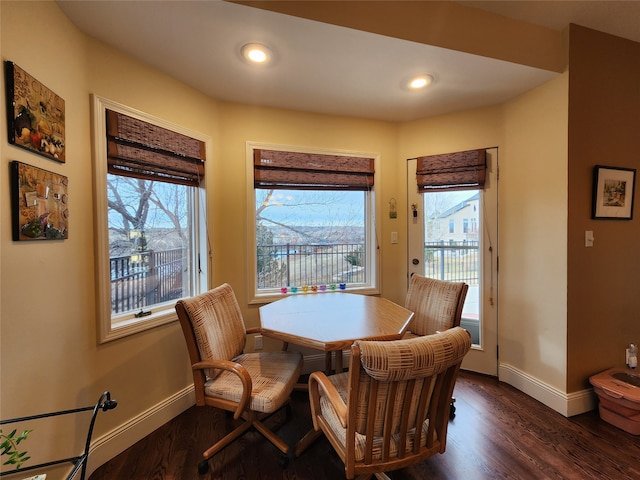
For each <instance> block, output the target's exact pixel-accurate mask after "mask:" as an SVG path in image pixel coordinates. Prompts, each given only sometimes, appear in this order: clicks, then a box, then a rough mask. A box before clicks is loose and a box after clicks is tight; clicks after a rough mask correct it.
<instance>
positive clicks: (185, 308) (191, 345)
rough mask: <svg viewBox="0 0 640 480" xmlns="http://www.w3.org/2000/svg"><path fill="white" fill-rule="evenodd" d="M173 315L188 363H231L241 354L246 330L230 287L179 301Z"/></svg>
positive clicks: (218, 288)
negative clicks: (178, 323)
mask: <svg viewBox="0 0 640 480" xmlns="http://www.w3.org/2000/svg"><path fill="white" fill-rule="evenodd" d="M176 312H177V313H178V318H179V319H180V325H181V326H182V331H183V333H184V337H185V340H186V342H187V349H188V350H189V357H190V360H191V364H195V363H198V362H200V361H202V360H211V359H215V360H232V359H234V358H235V357H237V356H238V355H240V354H241V353H242V352H243V350H244V347H245V344H246V341H247V335H246V329H245V325H244V320H243V319H242V312H241V311H240V305H238V300H237V299H236V296H235V293H234V292H233V289H232V288H231V286H230V285H229V284H227V283H225V284H223V285H220V286H219V287H216V288H214V289H212V290H209V291H208V292H205V293H202V294H200V295H196V296H194V297H191V298H186V299H182V300H178V302H177V303H176ZM217 374H218V372H216V371H209V372H207V376H208V377H215V376H216V375H217ZM194 375H195V372H194Z"/></svg>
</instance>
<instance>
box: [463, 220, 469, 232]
mask: <svg viewBox="0 0 640 480" xmlns="http://www.w3.org/2000/svg"><path fill="white" fill-rule="evenodd" d="M462 233H469V219H468V218H463V219H462Z"/></svg>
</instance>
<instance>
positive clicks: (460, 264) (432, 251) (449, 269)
mask: <svg viewBox="0 0 640 480" xmlns="http://www.w3.org/2000/svg"><path fill="white" fill-rule="evenodd" d="M424 259H425V276H426V277H430V278H437V279H439V280H448V281H452V282H466V283H468V284H469V285H477V284H478V282H479V278H480V277H479V262H478V242H476V241H462V242H454V241H450V242H448V243H445V242H444V241H440V242H426V243H425V245H424Z"/></svg>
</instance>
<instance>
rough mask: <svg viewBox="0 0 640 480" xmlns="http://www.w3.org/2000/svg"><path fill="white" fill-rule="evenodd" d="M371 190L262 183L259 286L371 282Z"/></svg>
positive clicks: (258, 206)
mask: <svg viewBox="0 0 640 480" xmlns="http://www.w3.org/2000/svg"><path fill="white" fill-rule="evenodd" d="M369 195H370V193H368V192H359V191H315V190H276V189H274V190H266V189H265V190H263V189H256V191H255V196H256V197H255V198H256V204H255V209H256V210H255V212H256V247H257V248H256V255H257V258H256V265H257V272H256V275H257V277H256V280H257V290H258V291H275V290H278V291H279V290H280V289H282V288H283V287H285V288H287V289H288V291H291V289H294V288H295V289H299V290H300V291H302V289H304V288H305V287H307V288H308V289H311V288H312V287H314V286H315V287H317V288H332V286H336V288H339V285H340V284H341V283H342V284H345V285H348V286H349V288H352V287H354V286H362V285H365V284H366V283H367V282H368V280H369V279H370V275H369V271H368V269H369V268H370V265H368V263H369V258H370V255H369V253H370V252H369V251H368V249H369V246H368V242H367V241H366V240H367V237H368V235H367V233H368V232H367V229H368V228H369V227H368V222H367V219H366V216H365V212H366V211H367V208H366V204H367V200H368V198H369Z"/></svg>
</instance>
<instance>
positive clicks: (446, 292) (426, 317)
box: [404, 273, 469, 338]
mask: <svg viewBox="0 0 640 480" xmlns="http://www.w3.org/2000/svg"><path fill="white" fill-rule="evenodd" d="M468 289H469V286H468V285H467V284H466V283H464V282H448V281H446V280H438V279H435V278H428V277H423V276H422V275H418V274H417V273H414V274H413V275H412V276H411V280H410V281H409V290H408V291H407V296H406V298H405V302H404V306H405V308H407V309H408V310H411V311H412V312H413V318H412V319H411V323H410V324H409V326H408V327H407V333H405V337H404V338H411V337H415V336H417V335H432V334H434V333H436V332H441V331H444V330H446V329H447V328H452V327H458V326H460V320H461V319H462V307H463V306H464V301H465V299H466V298H467V290H468Z"/></svg>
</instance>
